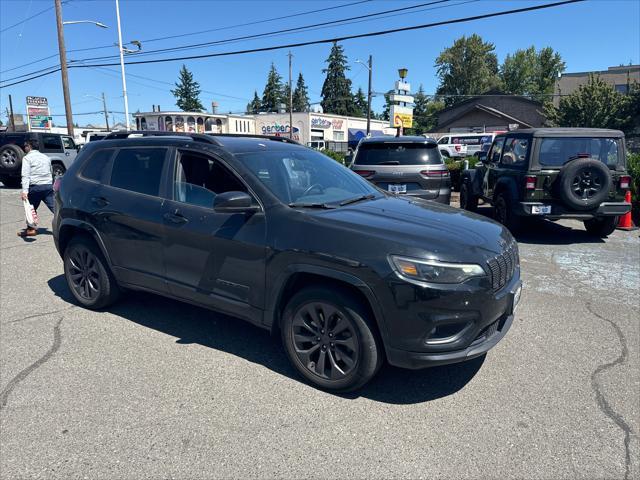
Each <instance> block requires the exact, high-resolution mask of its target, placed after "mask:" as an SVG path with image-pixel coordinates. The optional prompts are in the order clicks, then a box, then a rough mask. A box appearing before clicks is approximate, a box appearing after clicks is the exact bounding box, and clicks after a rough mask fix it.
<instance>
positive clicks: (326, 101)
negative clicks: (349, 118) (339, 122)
mask: <svg viewBox="0 0 640 480" xmlns="http://www.w3.org/2000/svg"><path fill="white" fill-rule="evenodd" d="M326 62H327V68H325V69H323V70H322V72H323V73H326V74H327V76H326V78H325V80H324V84H323V85H322V101H321V102H320V104H321V105H322V109H323V111H324V112H325V113H333V114H335V115H353V113H354V112H355V104H354V102H353V96H352V95H351V80H349V79H348V78H347V77H346V75H345V72H346V71H347V70H349V65H348V64H347V57H346V55H345V54H344V49H343V48H342V46H341V45H338V43H337V42H334V43H333V47H331V53H329V58H327V61H326Z"/></svg>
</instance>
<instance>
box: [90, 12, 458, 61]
mask: <svg viewBox="0 0 640 480" xmlns="http://www.w3.org/2000/svg"><path fill="white" fill-rule="evenodd" d="M449 1H451V0H435V1H431V2H427V3H420V4H417V5H412V6H409V7H401V8H394V9H391V10H383V11H381V12H374V13H369V14H366V15H357V16H355V17H349V18H343V19H339V20H330V21H326V22H320V23H314V24H310V25H303V26H301V27H291V28H284V29H281V30H275V31H273V32H263V33H256V34H252V35H243V36H240V37H234V38H228V39H225V40H215V41H211V42H203V43H194V44H190V45H182V46H177V47H168V48H159V49H156V50H147V51H143V52H141V53H140V54H138V55H139V56H142V55H145V56H146V55H154V54H157V53H166V52H174V51H182V50H192V49H197V48H203V47H209V46H213V45H221V44H225V43H231V42H237V41H240V40H252V39H257V38H262V37H266V36H273V35H279V34H283V33H291V32H297V31H300V30H309V29H314V28H317V27H325V26H328V25H334V24H340V23H345V22H351V21H353V20H360V19H365V20H367V21H368V20H371V19H372V17H379V16H381V15H386V14H389V13H396V12H403V11H407V10H415V9H417V8H420V7H426V6H429V5H435V4H440V3H447V2H449ZM116 57H117V55H106V56H102V57H94V58H90V59H82V60H103V59H110V58H116Z"/></svg>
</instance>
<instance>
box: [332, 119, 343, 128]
mask: <svg viewBox="0 0 640 480" xmlns="http://www.w3.org/2000/svg"><path fill="white" fill-rule="evenodd" d="M343 123H344V122H343V121H342V120H338V119H337V118H335V119H334V120H333V121H332V122H331V126H332V127H333V129H334V130H342V124H343Z"/></svg>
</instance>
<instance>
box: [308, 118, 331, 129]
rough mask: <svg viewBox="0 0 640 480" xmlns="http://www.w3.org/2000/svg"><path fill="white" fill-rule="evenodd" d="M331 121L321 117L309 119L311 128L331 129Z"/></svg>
mask: <svg viewBox="0 0 640 480" xmlns="http://www.w3.org/2000/svg"><path fill="white" fill-rule="evenodd" d="M332 125H333V124H332V123H331V120H327V119H326V118H322V117H311V128H331V127H332Z"/></svg>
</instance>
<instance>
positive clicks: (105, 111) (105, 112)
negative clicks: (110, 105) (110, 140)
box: [102, 92, 109, 132]
mask: <svg viewBox="0 0 640 480" xmlns="http://www.w3.org/2000/svg"><path fill="white" fill-rule="evenodd" d="M102 109H103V110H104V123H105V124H106V125H107V132H108V131H109V114H108V113H107V101H106V100H105V98H104V92H102Z"/></svg>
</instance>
